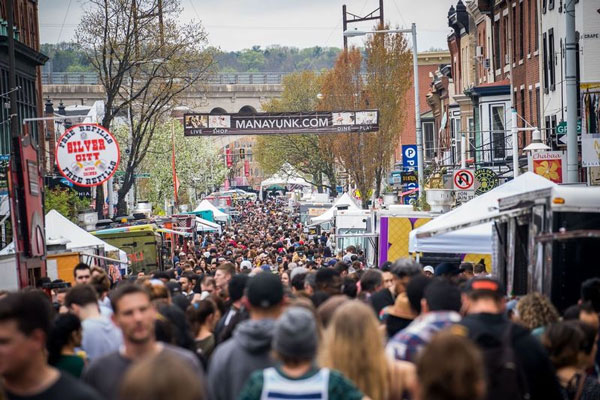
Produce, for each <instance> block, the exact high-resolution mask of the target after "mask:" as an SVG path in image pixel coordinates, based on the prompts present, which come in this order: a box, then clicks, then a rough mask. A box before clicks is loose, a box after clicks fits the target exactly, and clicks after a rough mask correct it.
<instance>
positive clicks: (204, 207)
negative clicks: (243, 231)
mask: <svg viewBox="0 0 600 400" xmlns="http://www.w3.org/2000/svg"><path fill="white" fill-rule="evenodd" d="M194 211H212V213H213V217H214V218H215V220H216V221H227V220H229V215H227V214H225V213H224V212H223V211H221V210H219V209H218V208H217V207H215V206H214V205H213V204H212V203H211V202H210V201H208V200H202V201H201V202H200V204H198V207H196V208H195V209H194Z"/></svg>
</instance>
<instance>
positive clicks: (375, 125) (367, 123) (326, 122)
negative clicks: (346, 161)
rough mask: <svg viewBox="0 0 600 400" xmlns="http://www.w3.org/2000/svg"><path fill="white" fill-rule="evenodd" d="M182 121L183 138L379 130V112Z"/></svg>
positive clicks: (187, 116) (198, 117)
mask: <svg viewBox="0 0 600 400" xmlns="http://www.w3.org/2000/svg"><path fill="white" fill-rule="evenodd" d="M183 121H184V125H183V126H184V132H185V136H227V135H290V134H302V133H313V134H323V133H352V132H375V131H377V130H378V129H379V112H378V111H377V110H359V111H337V112H329V111H327V112H321V111H319V112H317V111H315V112H306V113H259V114H252V115H247V114H220V115H212V114H184V116H183Z"/></svg>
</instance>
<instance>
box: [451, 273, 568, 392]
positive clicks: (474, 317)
mask: <svg viewBox="0 0 600 400" xmlns="http://www.w3.org/2000/svg"><path fill="white" fill-rule="evenodd" d="M463 310H465V311H466V314H467V315H466V316H465V317H464V318H463V319H462V321H461V322H460V325H461V326H462V327H463V328H464V332H463V333H464V334H466V335H467V336H468V337H469V338H470V339H471V340H473V341H474V342H475V343H476V344H477V345H478V346H479V348H480V349H481V350H482V352H483V357H484V363H485V367H486V375H487V396H486V400H497V399H498V400H500V399H502V400H504V399H514V400H518V399H531V400H550V399H552V400H559V399H561V395H560V391H559V385H558V381H557V379H556V373H555V371H554V368H553V367H552V364H551V363H550V359H549V358H548V356H547V355H546V352H545V351H544V349H543V347H542V345H541V343H540V342H539V340H537V339H536V338H534V337H533V336H532V335H531V334H530V332H529V331H528V330H527V329H526V328H524V327H522V326H520V325H517V324H514V323H512V322H510V321H509V320H508V318H507V317H506V316H505V313H504V310H505V298H504V289H503V287H502V285H501V284H500V282H498V281H497V280H495V279H492V278H487V277H482V278H474V279H471V280H470V281H469V282H468V283H467V285H466V287H465V293H464V295H463Z"/></svg>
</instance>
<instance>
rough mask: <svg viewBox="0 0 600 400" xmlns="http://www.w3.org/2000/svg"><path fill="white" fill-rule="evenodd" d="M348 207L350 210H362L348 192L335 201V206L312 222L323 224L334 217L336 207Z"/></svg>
mask: <svg viewBox="0 0 600 400" xmlns="http://www.w3.org/2000/svg"><path fill="white" fill-rule="evenodd" d="M345 206H347V207H348V210H360V209H361V208H360V207H359V206H357V205H356V202H355V201H354V200H353V199H352V197H350V195H349V194H348V193H344V194H343V195H342V196H341V197H340V198H338V199H337V200H336V201H335V202H334V203H333V206H332V207H331V208H330V209H329V210H327V211H325V212H324V213H323V214H321V215H319V216H318V217H314V218H312V219H311V222H312V223H313V224H315V223H317V224H322V223H325V222H329V221H331V220H332V219H333V213H334V211H335V210H336V209H338V208H340V207H345Z"/></svg>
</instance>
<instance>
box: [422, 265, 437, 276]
mask: <svg viewBox="0 0 600 400" xmlns="http://www.w3.org/2000/svg"><path fill="white" fill-rule="evenodd" d="M423 272H431V273H432V274H435V270H434V269H433V267H432V266H431V265H426V266H425V267H424V268H423Z"/></svg>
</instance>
